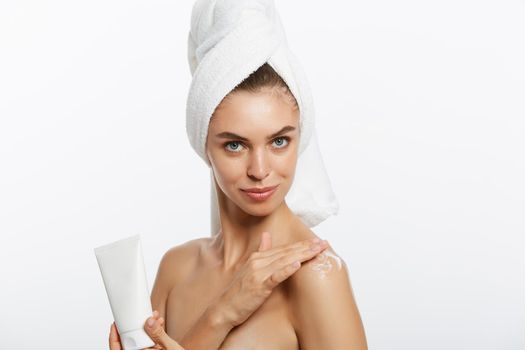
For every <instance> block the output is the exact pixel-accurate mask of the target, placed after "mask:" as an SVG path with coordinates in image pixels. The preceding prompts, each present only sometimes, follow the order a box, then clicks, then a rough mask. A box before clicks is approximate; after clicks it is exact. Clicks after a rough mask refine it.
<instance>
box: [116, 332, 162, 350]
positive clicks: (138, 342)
mask: <svg viewBox="0 0 525 350" xmlns="http://www.w3.org/2000/svg"><path fill="white" fill-rule="evenodd" d="M120 342H121V343H122V346H123V347H124V350H140V349H145V348H149V347H152V346H154V345H155V342H154V341H153V340H151V338H150V337H149V336H148V334H147V333H146V331H144V329H136V330H133V331H129V332H126V333H122V334H120Z"/></svg>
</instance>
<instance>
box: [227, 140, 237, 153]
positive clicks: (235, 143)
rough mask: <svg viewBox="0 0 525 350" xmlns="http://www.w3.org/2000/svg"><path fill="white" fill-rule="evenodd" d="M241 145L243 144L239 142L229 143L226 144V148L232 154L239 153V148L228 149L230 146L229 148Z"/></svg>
mask: <svg viewBox="0 0 525 350" xmlns="http://www.w3.org/2000/svg"><path fill="white" fill-rule="evenodd" d="M240 144H241V143H240V142H238V141H232V142H228V143H226V144H225V146H226V150H228V151H230V152H239V151H237V149H239V148H238V147H234V148H233V149H228V146H229V145H240Z"/></svg>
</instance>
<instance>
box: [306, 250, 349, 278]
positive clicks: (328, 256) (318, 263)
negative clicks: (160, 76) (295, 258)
mask: <svg viewBox="0 0 525 350" xmlns="http://www.w3.org/2000/svg"><path fill="white" fill-rule="evenodd" d="M333 261H335V263H336V264H337V269H338V270H340V269H341V268H342V265H343V264H342V261H341V258H340V257H338V256H337V255H335V254H334V253H332V252H329V251H324V252H322V253H320V254H318V255H317V256H316V257H315V258H314V260H313V261H312V264H310V268H311V269H313V270H314V271H317V272H319V274H320V275H321V277H322V278H324V277H325V276H326V275H327V274H328V273H330V271H332V270H333V268H334V263H333Z"/></svg>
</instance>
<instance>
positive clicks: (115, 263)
mask: <svg viewBox="0 0 525 350" xmlns="http://www.w3.org/2000/svg"><path fill="white" fill-rule="evenodd" d="M95 255H96V257H97V261H98V266H99V268H100V272H101V274H102V279H103V280H104V287H105V288H106V293H107V295H108V299H109V304H110V306H111V311H112V312H113V318H114V320H115V325H116V326H117V328H118V332H119V334H120V341H121V343H122V346H123V347H124V350H138V349H144V348H148V347H152V346H154V345H155V342H154V341H153V340H151V338H150V337H149V336H148V334H147V333H146V331H144V323H145V322H146V320H147V318H148V317H150V316H151V315H152V314H153V312H152V308H151V300H150V296H149V288H148V284H147V280H146V270H145V267H144V257H143V255H142V246H141V244H140V235H135V236H131V237H128V238H125V239H122V240H119V241H116V242H113V243H110V244H106V245H103V246H100V247H97V248H95Z"/></svg>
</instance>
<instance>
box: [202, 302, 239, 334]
mask: <svg viewBox="0 0 525 350" xmlns="http://www.w3.org/2000/svg"><path fill="white" fill-rule="evenodd" d="M206 313H207V319H208V323H209V325H210V326H211V327H212V328H214V329H226V330H227V331H229V330H230V329H232V328H233V327H235V323H234V320H233V317H232V315H231V313H229V312H228V310H227V309H226V308H225V307H224V306H223V305H222V304H221V303H220V302H219V303H216V304H213V305H211V306H209V307H208V309H207V310H206Z"/></svg>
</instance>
